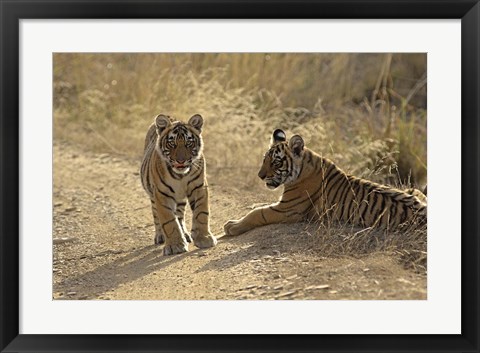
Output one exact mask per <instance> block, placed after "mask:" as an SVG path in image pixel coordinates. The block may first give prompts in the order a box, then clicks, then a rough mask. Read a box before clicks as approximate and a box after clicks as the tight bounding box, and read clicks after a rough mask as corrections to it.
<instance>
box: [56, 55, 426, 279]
mask: <svg viewBox="0 0 480 353" xmlns="http://www.w3.org/2000/svg"><path fill="white" fill-rule="evenodd" d="M426 89H427V88H426V55H425V54H393V55H392V54H55V55H54V137H55V139H56V140H57V141H70V143H72V144H75V145H77V146H82V148H83V149H84V150H88V151H91V152H96V153H110V154H116V155H119V156H124V157H125V158H127V159H131V160H132V161H137V162H138V161H139V160H140V158H141V154H142V147H143V139H144V136H145V131H146V129H147V127H148V125H149V124H150V123H151V122H152V120H153V117H154V115H156V114H158V113H164V114H169V115H173V116H175V117H177V118H180V119H183V120H186V119H188V117H190V116H191V115H193V114H194V113H199V114H202V115H203V117H204V118H205V128H204V133H203V136H204V141H205V151H204V153H205V156H206V159H207V167H208V169H207V170H208V172H209V181H210V183H211V184H217V183H218V184H221V183H224V184H225V183H228V185H229V187H232V188H236V189H237V190H238V191H241V190H245V189H248V190H249V191H254V192H256V191H257V190H258V194H259V195H263V194H264V186H263V185H262V184H261V182H260V181H259V180H257V179H258V178H257V177H256V174H257V171H258V168H259V165H260V161H261V156H262V155H263V153H264V151H265V149H266V147H267V145H268V142H269V138H270V134H271V132H272V131H273V130H274V129H275V128H282V129H284V130H286V131H287V133H289V134H290V135H291V134H293V133H296V134H301V135H302V136H303V137H304V139H305V141H306V145H307V146H308V147H309V148H311V149H313V150H315V151H317V152H319V153H321V154H323V155H324V156H327V157H329V158H331V159H332V160H334V161H335V162H336V163H337V164H338V165H339V166H341V167H342V168H343V169H345V170H346V171H348V172H351V173H353V174H355V175H357V176H362V177H368V178H369V179H372V180H375V181H379V182H383V183H388V184H390V185H395V186H400V187H410V186H415V187H418V188H422V187H423V186H424V185H425V184H426V176H427V167H426V165H427V160H426V158H427V153H426V152H427V151H426V146H427V143H426V138H427V134H426V128H427V123H426V121H427V110H426ZM270 195H272V196H271V197H270V200H266V201H268V202H269V201H272V200H274V199H275V197H276V196H275V195H274V194H270ZM277 195H278V193H277ZM241 213H245V210H242V211H241ZM239 216H241V214H239V215H238V217H239ZM225 221H226V220H225ZM319 227H321V228H322V229H323V230H322V231H316V230H317V229H318V228H319ZM302 229H303V228H302ZM304 231H305V232H306V233H305V234H307V236H308V237H309V239H310V240H311V244H312V247H313V248H315V249H316V250H317V251H319V252H321V253H322V256H327V257H328V256H344V255H347V256H354V257H359V256H363V255H365V254H370V253H372V252H376V251H382V252H386V253H389V254H396V255H398V258H400V259H401V260H402V262H403V263H404V264H405V265H407V267H413V268H415V269H416V270H420V271H421V272H422V271H424V270H425V268H426V230H425V229H423V230H416V231H412V230H409V231H404V232H403V234H402V236H400V237H399V236H398V235H395V234H389V235H380V234H376V233H372V232H362V231H359V230H358V229H350V228H338V227H325V225H320V226H319V225H306V227H305V229H304Z"/></svg>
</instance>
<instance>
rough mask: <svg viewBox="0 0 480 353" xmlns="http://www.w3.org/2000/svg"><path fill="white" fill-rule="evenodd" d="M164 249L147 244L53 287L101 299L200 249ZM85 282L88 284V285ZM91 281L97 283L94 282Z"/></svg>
mask: <svg viewBox="0 0 480 353" xmlns="http://www.w3.org/2000/svg"><path fill="white" fill-rule="evenodd" d="M162 250H163V247H161V246H158V245H148V246H144V247H142V248H139V249H136V250H134V251H131V252H129V253H128V254H127V255H125V256H122V257H120V258H117V259H115V260H113V261H111V262H108V263H106V264H104V265H101V266H99V267H97V268H95V269H94V270H91V271H88V272H86V273H84V274H81V275H78V276H75V277H71V278H67V279H65V280H63V281H61V282H59V283H57V284H54V286H53V291H54V292H59V291H67V292H76V293H77V297H82V296H83V297H86V298H84V299H98V297H101V296H102V295H103V294H105V293H107V292H109V291H114V290H115V289H116V288H117V287H119V286H121V285H122V284H125V283H129V282H133V281H135V280H137V279H139V278H142V277H144V276H147V275H150V274H152V273H154V272H157V271H161V270H163V269H166V268H168V267H169V266H171V265H173V264H175V263H177V262H179V261H185V260H186V259H188V258H189V257H191V256H197V255H198V254H197V253H198V252H199V251H200V250H201V249H194V250H191V251H189V252H186V253H183V254H178V255H175V256H163V255H162ZM84 284H89V285H87V286H85V285H84ZM91 284H94V285H93V286H91ZM67 289H68V290H67ZM57 299H59V298H57ZM60 299H61V298H60ZM63 299H65V298H63ZM70 299H75V298H70Z"/></svg>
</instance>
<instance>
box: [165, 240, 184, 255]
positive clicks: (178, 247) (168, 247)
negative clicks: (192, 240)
mask: <svg viewBox="0 0 480 353" xmlns="http://www.w3.org/2000/svg"><path fill="white" fill-rule="evenodd" d="M187 251H188V243H187V242H186V241H184V242H179V243H175V244H165V247H164V248H163V256H168V255H175V254H181V253H184V252H187Z"/></svg>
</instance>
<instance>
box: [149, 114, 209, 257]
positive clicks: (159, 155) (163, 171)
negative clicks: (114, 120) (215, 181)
mask: <svg viewBox="0 0 480 353" xmlns="http://www.w3.org/2000/svg"><path fill="white" fill-rule="evenodd" d="M202 126H203V118H202V116H200V115H198V114H196V115H194V116H192V117H191V118H190V119H189V121H188V123H183V122H180V121H175V120H174V119H173V118H171V117H168V116H165V115H162V114H160V115H158V116H157V117H156V118H155V121H154V123H153V124H152V125H151V126H150V127H149V129H148V131H147V134H146V137H145V145H144V155H143V160H142V165H141V168H140V177H141V181H142V186H143V188H144V190H145V191H146V193H147V195H148V196H149V198H150V203H151V208H152V215H153V221H154V224H155V237H154V243H155V244H163V243H165V246H164V249H163V254H164V255H172V254H179V253H182V252H186V251H188V242H191V241H192V240H193V242H194V244H195V246H197V247H199V248H208V247H212V246H215V245H216V243H217V240H216V239H215V237H214V236H213V235H212V234H211V232H210V226H209V216H210V211H209V199H208V185H207V180H206V175H205V159H204V157H203V153H202V149H203V141H202V137H201V131H202ZM187 202H188V204H189V206H190V208H191V210H192V229H191V234H189V233H188V232H187V230H186V227H185V219H184V218H185V207H186V205H187Z"/></svg>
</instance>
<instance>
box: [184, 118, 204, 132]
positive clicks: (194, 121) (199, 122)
mask: <svg viewBox="0 0 480 353" xmlns="http://www.w3.org/2000/svg"><path fill="white" fill-rule="evenodd" d="M188 124H190V125H192V126H193V127H194V128H195V129H197V130H198V131H200V132H201V131H202V126H203V118H202V116H201V115H200V114H195V115H194V116H192V117H191V118H190V120H188Z"/></svg>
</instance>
